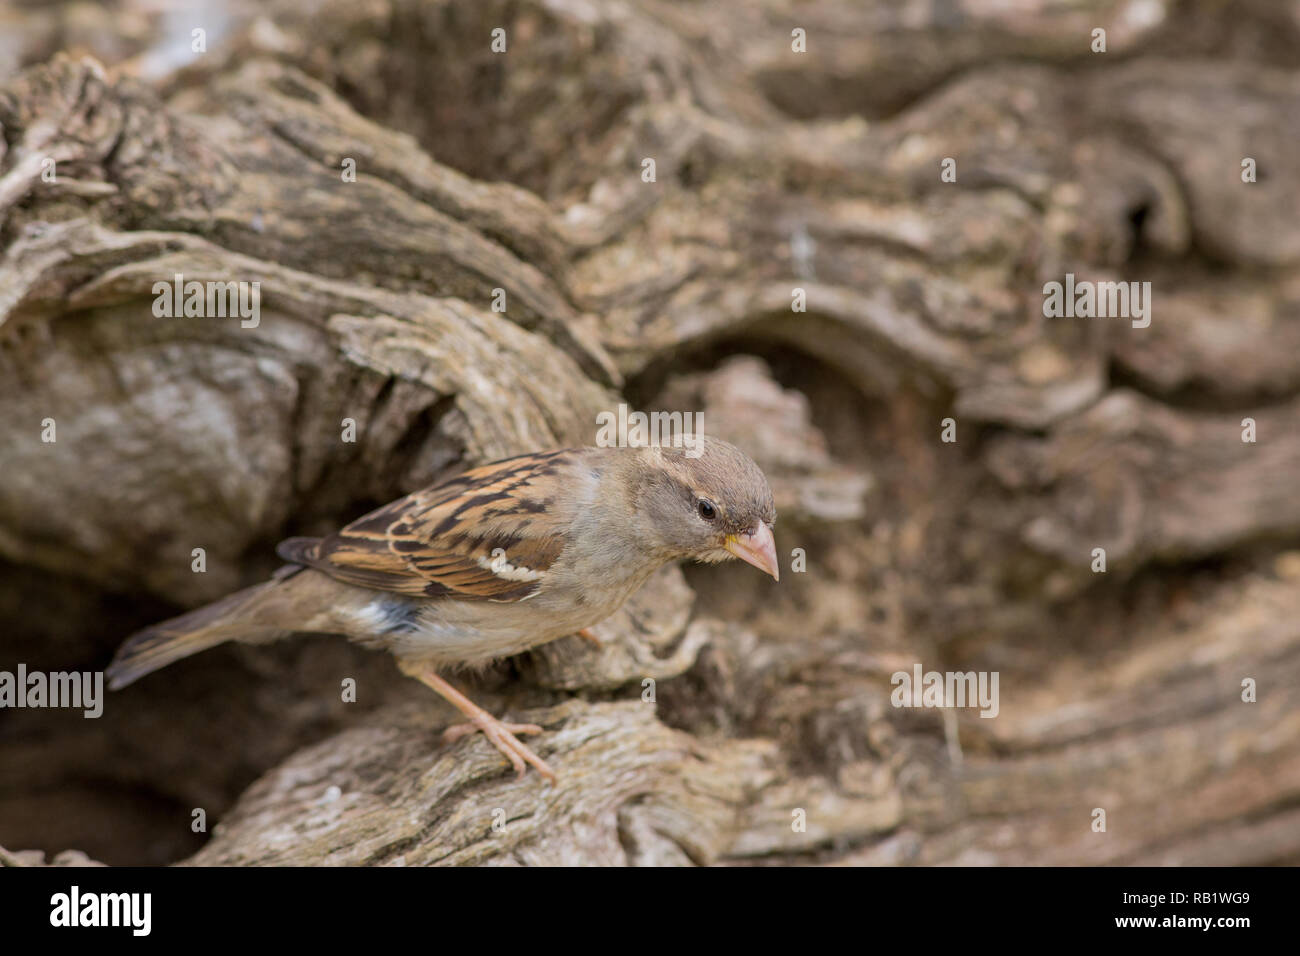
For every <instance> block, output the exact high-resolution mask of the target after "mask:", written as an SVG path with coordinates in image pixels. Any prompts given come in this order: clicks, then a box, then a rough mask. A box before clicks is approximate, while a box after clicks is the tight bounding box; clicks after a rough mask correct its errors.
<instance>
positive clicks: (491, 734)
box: [442, 713, 555, 783]
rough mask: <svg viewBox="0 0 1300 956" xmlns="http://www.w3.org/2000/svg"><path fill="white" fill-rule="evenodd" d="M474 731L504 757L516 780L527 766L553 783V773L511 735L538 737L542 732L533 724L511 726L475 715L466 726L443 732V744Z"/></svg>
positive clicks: (488, 716)
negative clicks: (479, 733) (512, 769)
mask: <svg viewBox="0 0 1300 956" xmlns="http://www.w3.org/2000/svg"><path fill="white" fill-rule="evenodd" d="M478 731H482V732H483V736H484V737H486V738H487V739H488V740H489V741H490V742H491V743H492V746H494V747H496V748H497V750H499V751H501V752H502V753H503V754H505V756H506V759H507V760H509V761H510V763H511V765H512V766H513V767H514V768H515V773H516V774H518V775H519V776H521V777H522V776H523V775H524V771H525V766H524V765H525V764H531V765H532V766H533V767H535V768H536V769H537V772H538V773H540V774H541V775H542V776H543V777H545V778H546V779H547V780H549V781H551V782H552V783H554V782H555V772H554V771H553V770H551V768H550V767H548V766H547V765H546V761H545V760H543V759H542V758H541V757H539V756H537V754H535V753H533V752H532V751H531V750H529V749H528V747H527V746H525V745H524V743H523V741H521V740H520V739H519V738H518V737H516V736H515V734H540V733H541V732H542V728H541V727H539V726H538V725H537V724H512V723H509V722H508V721H504V720H497V719H496V718H495V717H493V716H492V715H490V714H487V713H484V714H482V715H478V714H476V715H475V716H474V718H473V719H472V720H470V721H469V722H468V723H464V724H455V725H454V726H451V727H448V728H447V729H446V730H445V731H443V734H442V739H443V741H444V742H446V743H453V742H455V741H457V740H459V739H460V738H461V737H467V736H469V735H470V734H472V733H476V732H478Z"/></svg>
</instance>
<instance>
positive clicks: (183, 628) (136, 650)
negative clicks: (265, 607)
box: [105, 581, 281, 690]
mask: <svg viewBox="0 0 1300 956" xmlns="http://www.w3.org/2000/svg"><path fill="white" fill-rule="evenodd" d="M277 583H278V582H277V581H267V582H266V583H265V584H257V585H254V586H253V587H251V588H244V590H242V591H236V592H235V593H234V594H231V595H229V596H228V597H224V598H222V599H221V600H219V601H214V602H213V603H211V604H207V605H204V606H203V607H201V608H197V609H196V610H193V611H190V612H189V613H187V614H182V615H180V616H179V617H174V618H171V619H170V620H167V621H163V622H162V623H161V624H155V625H153V626H152V627H147V628H145V629H144V630H143V631H139V632H137V633H135V634H133V635H132V636H131V637H129V638H127V639H126V641H125V643H123V644H122V646H121V647H119V648H118V649H117V653H116V654H115V655H113V662H112V663H111V664H109V665H108V670H107V671H106V672H105V673H106V674H107V675H108V686H109V688H110V689H112V690H119V689H120V688H123V687H125V686H126V685H127V684H130V683H132V682H133V681H136V680H139V679H140V678H141V677H143V676H144V675H145V674H151V673H153V672H154V671H156V670H158V669H159V668H160V667H166V666H167V665H168V664H171V663H173V662H175V661H178V660H180V659H181V658H184V657H189V656H190V655H191V654H197V653H198V652H199V651H206V650H207V649H208V648H210V647H216V646H217V645H218V644H224V643H225V642H226V641H229V640H235V639H239V640H244V641H249V640H252V641H260V640H269V639H273V638H274V637H276V636H278V634H279V633H281V632H278V631H276V630H274V629H268V628H266V627H265V626H264V625H262V626H259V625H258V624H257V622H256V621H255V620H250V618H252V617H253V614H252V612H253V611H254V609H256V608H257V607H258V605H260V604H261V603H262V602H261V601H260V600H259V599H260V598H262V597H263V596H264V595H265V594H266V592H267V591H268V590H269V589H270V588H273V587H275V586H276V584H277Z"/></svg>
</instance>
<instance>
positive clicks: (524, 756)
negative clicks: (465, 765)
mask: <svg viewBox="0 0 1300 956" xmlns="http://www.w3.org/2000/svg"><path fill="white" fill-rule="evenodd" d="M398 667H400V668H401V669H402V672H403V673H404V674H406V675H407V676H408V677H414V678H415V679H416V680H418V681H420V683H422V684H424V685H425V686H426V687H429V688H432V689H433V690H435V691H437V692H438V693H439V694H441V695H442V697H443V698H444V699H445V700H446V701H447V702H448V703H450V704H452V705H453V706H454V707H455V708H456V709H457V710H459V711H460V712H461V713H462V714H464V715H465V716H466V717H468V718H469V723H467V724H456V725H455V726H454V727H449V728H447V730H446V732H445V733H444V734H443V740H445V741H447V742H448V743H450V742H452V741H455V740H459V739H460V738H461V737H464V736H466V735H467V734H472V733H474V732H475V731H482V732H483V736H484V737H486V738H487V739H488V740H490V741H491V742H492V746H494V747H496V748H497V750H499V751H501V752H502V753H503V754H505V756H506V759H507V760H509V761H510V764H511V766H513V767H514V768H515V772H516V773H517V774H519V776H521V777H522V776H523V775H524V771H525V770H526V769H527V766H528V765H530V764H531V765H532V766H533V767H536V768H537V772H538V773H540V774H541V775H542V776H543V777H545V778H546V779H547V780H549V781H551V782H552V783H554V782H555V771H553V770H552V769H551V768H550V767H548V766H546V761H544V760H543V759H542V758H541V757H539V756H537V754H535V753H533V752H532V751H531V750H529V749H528V748H527V747H525V746H524V745H523V744H522V743H521V742H520V740H519V738H518V737H516V736H515V734H540V733H541V732H542V728H541V727H539V726H537V724H507V723H503V722H502V721H499V720H497V719H496V718H495V717H493V716H492V715H491V714H489V713H488V712H487V711H486V710H484V709H483V708H482V707H480V706H479V705H478V704H476V703H474V702H473V701H472V700H470V699H469V698H468V697H466V696H465V695H464V694H462V693H461V692H460V691H458V690H457V689H456V688H455V687H452V686H451V684H449V683H447V681H446V680H444V679H443V678H442V677H439V676H438V674H437V672H436V671H434V669H433V667H432V666H430V665H429V664H427V663H424V662H420V661H398Z"/></svg>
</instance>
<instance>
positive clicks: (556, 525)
mask: <svg viewBox="0 0 1300 956" xmlns="http://www.w3.org/2000/svg"><path fill="white" fill-rule="evenodd" d="M577 454H578V450H574V449H566V450H563V451H554V452H544V453H539V454H531V455H521V456H519V457H517V458H509V459H506V460H505V461H499V462H494V463H493V464H490V465H484V466H483V467H481V468H475V469H473V470H472V471H467V472H465V473H464V474H462V475H460V476H459V477H456V478H453V479H452V480H450V481H448V482H445V483H443V484H440V485H435V486H433V487H431V488H426V489H424V490H422V491H417V492H415V493H414V494H410V495H407V496H406V497H405V498H399V499H398V500H397V501H394V502H392V503H390V504H387V505H385V506H384V507H382V508H380V509H378V510H377V511H372V512H371V513H370V514H368V515H366V516H365V517H363V518H358V519H357V520H356V521H354V522H352V523H351V524H349V525H348V526H347V527H345V528H343V529H342V530H341V531H338V532H336V533H334V534H331V535H328V536H326V537H324V538H289V539H288V540H286V541H284V542H282V543H281V544H280V546H279V547H278V548H277V549H276V551H277V553H278V554H279V555H280V557H282V558H283V559H284V560H286V561H290V562H293V563H295V564H301V565H306V566H308V567H312V568H316V569H317V570H319V571H323V572H325V573H326V574H328V575H330V576H331V577H334V578H337V579H338V580H340V581H343V582H346V583H347V584H355V585H359V586H361V587H366V588H374V589H376V590H381V591H395V592H397V593H399V594H408V595H412V596H414V597H426V598H437V597H456V598H461V599H465V600H490V601H520V600H523V599H524V598H526V597H528V596H530V595H531V594H533V593H534V592H535V591H536V590H537V589H538V588H539V587H540V586H541V583H542V581H543V580H544V578H545V576H546V572H547V570H548V569H549V568H550V567H551V565H552V564H553V563H554V562H555V560H556V558H558V557H559V555H560V552H561V551H563V550H564V545H565V541H566V539H565V536H564V534H563V532H565V531H566V530H567V520H557V518H562V517H563V516H558V515H556V513H555V510H554V509H555V506H556V492H557V491H558V490H560V489H561V488H562V487H563V485H564V483H565V481H566V480H568V479H567V478H566V474H565V473H566V470H567V469H569V468H571V467H572V466H573V464H574V461H575V457H576V455H577Z"/></svg>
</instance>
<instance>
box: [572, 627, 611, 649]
mask: <svg viewBox="0 0 1300 956" xmlns="http://www.w3.org/2000/svg"><path fill="white" fill-rule="evenodd" d="M577 634H578V636H579V637H581V638H584V639H586V640H588V641H591V643H593V644H595V645H596V646H597V647H604V646H605V642H604V641H602V640H601V639H600V638H599V637H597V636H596V635H595V633H594V632H593V631H592V629H591V628H589V627H584V628H583V629H582V630H581V631H578V632H577Z"/></svg>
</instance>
